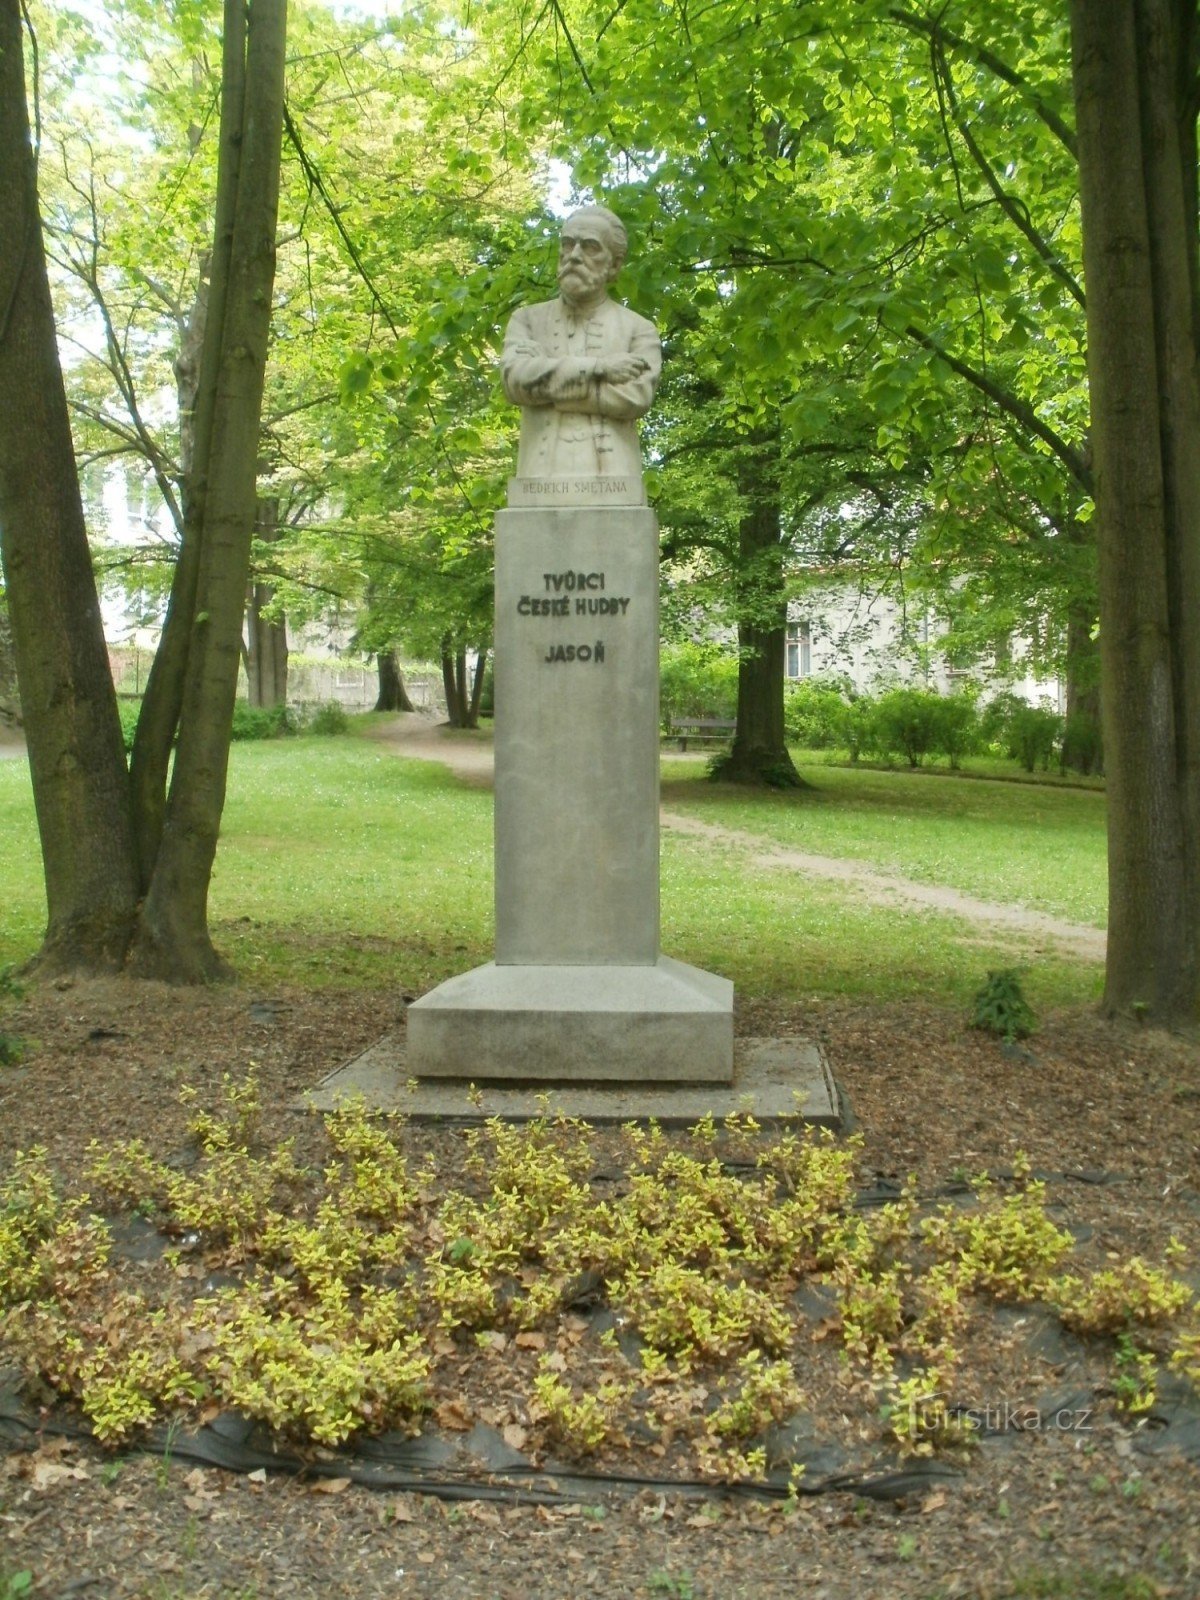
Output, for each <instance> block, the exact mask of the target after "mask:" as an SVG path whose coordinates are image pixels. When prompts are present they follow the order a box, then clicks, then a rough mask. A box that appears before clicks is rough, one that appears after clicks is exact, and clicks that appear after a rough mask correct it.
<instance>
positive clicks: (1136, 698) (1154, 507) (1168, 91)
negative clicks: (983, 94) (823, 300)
mask: <svg viewBox="0 0 1200 1600" xmlns="http://www.w3.org/2000/svg"><path fill="white" fill-rule="evenodd" d="M1071 34H1072V39H1071V44H1072V63H1073V70H1074V87H1075V106H1076V121H1077V126H1078V138H1079V165H1080V186H1081V198H1082V217H1083V246H1084V268H1085V272H1086V278H1087V290H1088V306H1087V326H1088V373H1089V378H1090V384H1091V397H1092V440H1093V449H1094V454H1095V465H1096V511H1097V517H1096V520H1097V529H1098V543H1099V558H1100V648H1101V675H1102V676H1101V690H1102V704H1103V714H1104V752H1105V770H1106V773H1107V777H1108V808H1109V932H1108V964H1107V973H1106V985H1105V1004H1106V1007H1107V1009H1108V1010H1110V1011H1113V1012H1115V1011H1127V1010H1128V1009H1130V1008H1133V1009H1135V1010H1136V1011H1137V1012H1138V1013H1139V1014H1141V1015H1146V1016H1148V1017H1150V1018H1152V1019H1153V1020H1156V1021H1159V1022H1162V1023H1168V1024H1172V1023H1190V1022H1194V1021H1195V1020H1196V1018H1197V1014H1198V1005H1200V972H1198V967H1197V931H1198V930H1197V921H1198V917H1200V773H1198V762H1200V630H1198V629H1197V628H1196V625H1195V619H1196V617H1197V616H1198V615H1200V572H1198V570H1197V568H1198V565H1200V398H1198V393H1197V382H1196V330H1195V322H1194V308H1195V291H1196V283H1195V242H1194V236H1195V231H1196V197H1195V194H1194V192H1193V190H1192V188H1191V187H1190V182H1191V176H1192V175H1194V149H1195V114H1194V110H1193V109H1192V107H1191V106H1190V104H1189V98H1190V82H1191V78H1192V75H1193V71H1192V46H1193V41H1192V36H1191V35H1192V16H1191V9H1190V8H1189V7H1188V6H1186V5H1183V4H1179V3H1177V0H1072V3H1071Z"/></svg>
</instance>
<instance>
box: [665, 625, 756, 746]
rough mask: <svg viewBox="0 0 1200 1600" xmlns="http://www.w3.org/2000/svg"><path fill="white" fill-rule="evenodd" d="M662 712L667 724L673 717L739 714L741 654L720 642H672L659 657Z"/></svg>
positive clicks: (666, 724)
mask: <svg viewBox="0 0 1200 1600" xmlns="http://www.w3.org/2000/svg"><path fill="white" fill-rule="evenodd" d="M658 670H659V715H660V716H661V717H662V723H663V727H664V728H666V727H668V726H669V725H670V719H671V718H672V717H730V718H732V717H735V716H736V715H737V686H738V658H737V654H736V652H735V651H732V650H729V649H726V648H725V647H723V646H721V645H717V644H696V643H694V642H691V641H689V642H687V643H684V644H676V645H668V646H667V648H666V649H665V650H664V651H663V652H662V655H661V658H660V661H659V669H658Z"/></svg>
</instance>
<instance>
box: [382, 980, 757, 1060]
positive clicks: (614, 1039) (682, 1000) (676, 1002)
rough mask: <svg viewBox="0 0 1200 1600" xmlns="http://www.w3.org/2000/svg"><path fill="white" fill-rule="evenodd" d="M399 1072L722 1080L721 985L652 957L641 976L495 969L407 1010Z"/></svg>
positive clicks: (724, 1022)
mask: <svg viewBox="0 0 1200 1600" xmlns="http://www.w3.org/2000/svg"><path fill="white" fill-rule="evenodd" d="M407 1025H408V1049H407V1068H408V1071H409V1072H410V1073H411V1074H412V1075H413V1076H414V1077H417V1078H460V1079H463V1080H464V1081H466V1082H471V1083H479V1082H483V1081H485V1080H489V1079H504V1080H506V1081H508V1082H512V1083H528V1082H547V1083H555V1084H563V1083H602V1082H611V1081H614V1080H616V1081H621V1082H624V1083H627V1084H630V1085H634V1084H639V1083H721V1084H728V1083H731V1082H732V1081H733V985H732V983H730V982H729V980H728V979H727V978H718V977H716V976H714V974H712V973H711V972H702V971H700V969H699V968H698V967H690V966H687V965H686V964H685V963H684V962H682V961H673V960H671V958H670V957H669V956H660V957H659V959H658V961H657V962H656V963H655V964H654V965H653V966H641V967H625V966H586V967H585V966H562V967H549V966H538V967H534V966H529V967H525V966H497V965H496V964H495V963H489V964H488V965H487V966H484V967H476V968H475V969H474V971H472V972H464V973H460V974H459V976H458V977H455V978H450V979H449V980H448V981H447V982H446V983H443V984H439V986H438V987H437V988H436V989H433V990H431V991H430V992H429V993H428V994H426V995H422V997H421V998H420V999H419V1000H418V1001H416V1002H415V1003H414V1004H413V1005H411V1006H410V1007H409V1008H408V1022H407Z"/></svg>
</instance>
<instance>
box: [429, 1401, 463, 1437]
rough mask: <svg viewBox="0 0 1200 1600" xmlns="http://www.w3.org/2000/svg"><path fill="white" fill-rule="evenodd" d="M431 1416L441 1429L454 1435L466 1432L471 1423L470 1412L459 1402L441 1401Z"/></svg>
mask: <svg viewBox="0 0 1200 1600" xmlns="http://www.w3.org/2000/svg"><path fill="white" fill-rule="evenodd" d="M433 1414H434V1416H435V1417H436V1418H437V1420H438V1422H439V1423H440V1425H441V1426H442V1427H443V1428H449V1429H451V1430H452V1431H453V1432H454V1433H466V1432H468V1431H469V1429H470V1427H471V1425H472V1422H473V1418H472V1416H471V1413H470V1411H469V1410H468V1409H467V1407H466V1406H465V1405H464V1404H463V1402H462V1401H461V1400H443V1401H442V1403H441V1405H440V1406H438V1407H437V1408H436V1410H435V1411H434V1413H433Z"/></svg>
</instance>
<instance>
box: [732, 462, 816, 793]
mask: <svg viewBox="0 0 1200 1600" xmlns="http://www.w3.org/2000/svg"><path fill="white" fill-rule="evenodd" d="M747 476H748V478H749V473H748V475H747ZM746 488H750V484H749V482H748V483H747V484H746V485H744V489H746ZM738 543H739V551H738V556H739V572H738V578H737V583H738V590H739V612H740V616H739V619H738V648H739V652H740V655H739V661H738V704H737V731H736V733H735V734H734V740H733V748H732V749H731V750H730V752H729V754H728V755H727V756H723V757H720V758H719V759H718V760H716V761H714V762H713V764H712V772H713V776H714V777H715V778H719V779H721V780H722V781H723V782H727V783H752V784H768V785H770V786H771V787H772V788H777V789H798V788H802V787H803V786H804V785H803V780H802V779H801V777H800V774H799V773H798V772H797V771H796V768H795V766H794V765H793V764H792V758H791V755H790V754H789V753H788V748H787V741H786V736H785V732H784V723H783V692H784V666H785V651H786V644H787V598H786V595H785V592H784V582H783V548H782V543H781V526H780V509H779V498H778V495H777V494H772V493H769V492H768V493H766V494H764V493H762V492H761V491H758V492H755V490H754V489H753V488H750V496H749V504H748V507H747V510H746V512H745V514H744V515H743V517H742V520H741V524H740V527H739V537H738Z"/></svg>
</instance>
